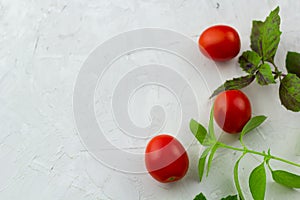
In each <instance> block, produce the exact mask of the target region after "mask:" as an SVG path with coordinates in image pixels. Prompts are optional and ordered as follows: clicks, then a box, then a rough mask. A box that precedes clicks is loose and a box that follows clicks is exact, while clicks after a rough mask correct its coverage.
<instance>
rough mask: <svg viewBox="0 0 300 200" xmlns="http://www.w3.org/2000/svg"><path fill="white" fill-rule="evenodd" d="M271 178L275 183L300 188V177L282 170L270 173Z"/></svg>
mask: <svg viewBox="0 0 300 200" xmlns="http://www.w3.org/2000/svg"><path fill="white" fill-rule="evenodd" d="M272 178H273V180H274V181H275V182H276V183H279V184H281V185H284V186H287V187H290V188H300V176H299V175H296V174H292V173H290V172H286V171H283V170H275V171H272Z"/></svg>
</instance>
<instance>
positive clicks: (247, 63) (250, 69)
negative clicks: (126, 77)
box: [239, 51, 261, 74]
mask: <svg viewBox="0 0 300 200" xmlns="http://www.w3.org/2000/svg"><path fill="white" fill-rule="evenodd" d="M260 60H261V57H260V56H259V55H258V54H257V53H256V52H255V51H245V52H244V53H243V54H242V55H241V56H240V57H239V63H240V67H241V68H242V69H243V70H244V71H245V72H247V73H249V74H254V73H255V72H256V71H257V68H258V65H259V63H260Z"/></svg>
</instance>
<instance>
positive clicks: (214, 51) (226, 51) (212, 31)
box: [198, 25, 241, 61]
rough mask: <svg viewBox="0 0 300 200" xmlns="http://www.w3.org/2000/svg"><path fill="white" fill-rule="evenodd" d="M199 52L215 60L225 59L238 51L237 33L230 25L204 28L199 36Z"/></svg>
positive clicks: (239, 43)
mask: <svg viewBox="0 0 300 200" xmlns="http://www.w3.org/2000/svg"><path fill="white" fill-rule="evenodd" d="M198 43H199V47H200V50H201V52H202V53H203V54H204V55H205V56H207V57H208V58H211V59H213V60H215V61H227V60H230V59H232V58H234V57H235V56H236V55H237V54H238V53H239V51H240V48H241V41H240V37H239V34H238V33H237V31H236V30H235V29H233V28H232V27H230V26H225V25H216V26H211V27H209V28H208V29H206V30H205V31H204V32H203V33H202V34H201V35H200V38H199V41H198Z"/></svg>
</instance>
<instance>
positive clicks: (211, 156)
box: [206, 144, 220, 176]
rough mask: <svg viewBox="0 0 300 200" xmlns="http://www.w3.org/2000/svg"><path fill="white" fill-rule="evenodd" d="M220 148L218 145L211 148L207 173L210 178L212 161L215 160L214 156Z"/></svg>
mask: <svg viewBox="0 0 300 200" xmlns="http://www.w3.org/2000/svg"><path fill="white" fill-rule="evenodd" d="M219 147H220V146H219V145H218V144H215V145H214V146H213V147H212V148H211V152H210V154H209V157H208V162H207V171H206V176H208V173H209V170H210V167H211V163H212V160H213V158H214V155H215V153H216V151H217V149H218V148H219Z"/></svg>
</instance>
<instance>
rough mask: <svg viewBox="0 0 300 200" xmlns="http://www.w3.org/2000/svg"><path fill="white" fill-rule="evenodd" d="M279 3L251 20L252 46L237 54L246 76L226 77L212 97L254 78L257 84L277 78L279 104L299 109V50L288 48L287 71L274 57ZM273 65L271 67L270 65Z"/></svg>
mask: <svg viewBox="0 0 300 200" xmlns="http://www.w3.org/2000/svg"><path fill="white" fill-rule="evenodd" d="M280 36H281V31H280V16H279V7H277V8H275V9H274V10H273V11H272V12H271V13H270V14H269V16H268V17H267V18H266V19H265V21H253V22H252V31H251V36H250V39H251V44H250V47H251V50H247V51H245V52H243V53H242V55H241V56H240V57H239V60H238V62H239V65H240V68H241V69H242V70H243V71H244V72H246V73H247V75H246V76H242V77H238V78H234V79H231V80H227V81H226V82H225V83H224V84H223V85H221V86H220V87H218V88H217V89H216V90H215V91H214V92H213V94H212V95H211V98H212V97H213V96H215V95H217V94H219V93H220V92H222V91H224V90H233V89H241V88H244V87H246V86H248V85H250V84H251V83H252V82H253V81H254V80H256V82H257V83H258V84H259V85H262V86H266V85H269V84H276V81H277V79H279V82H280V85H279V98H280V100H281V103H282V105H283V106H284V107H285V108H286V109H288V110H291V111H294V112H299V111H300V53H297V52H290V51H289V52H287V55H286V62H285V67H286V70H287V72H288V73H287V74H285V73H283V72H282V71H280V70H279V68H278V67H277V65H276V64H275V62H274V57H275V55H276V51H277V48H278V45H279V42H280ZM272 68H273V69H272Z"/></svg>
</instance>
